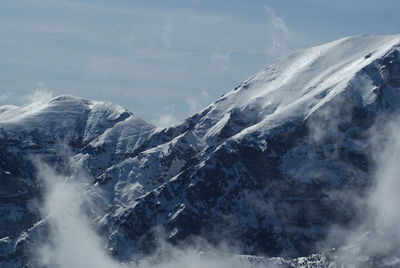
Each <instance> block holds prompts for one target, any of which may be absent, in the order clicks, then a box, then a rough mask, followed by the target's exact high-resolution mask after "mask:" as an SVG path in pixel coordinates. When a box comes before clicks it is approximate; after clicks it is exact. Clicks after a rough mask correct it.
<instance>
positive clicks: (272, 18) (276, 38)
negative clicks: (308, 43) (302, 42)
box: [264, 6, 297, 57]
mask: <svg viewBox="0 0 400 268" xmlns="http://www.w3.org/2000/svg"><path fill="white" fill-rule="evenodd" d="M264 10H265V14H266V15H267V21H268V26H269V30H270V32H271V44H270V45H269V48H268V49H267V51H268V54H270V55H272V56H273V57H281V56H282V55H285V54H287V53H288V52H290V51H291V50H293V48H294V47H295V46H294V44H295V40H296V39H297V37H296V35H295V34H294V33H293V31H292V30H291V29H290V28H289V27H288V25H287V23H286V21H285V20H284V19H283V18H282V17H279V16H278V15H277V14H276V12H275V10H274V9H273V8H271V7H269V6H264Z"/></svg>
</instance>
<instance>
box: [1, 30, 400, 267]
mask: <svg viewBox="0 0 400 268" xmlns="http://www.w3.org/2000/svg"><path fill="white" fill-rule="evenodd" d="M399 108H400V35H394V36H355V37H347V38H343V39H340V40H337V41H334V42H330V43H327V44H324V45H321V46H317V47H312V48H309V49H304V50H299V51H295V52H293V53H291V54H289V55H288V56H286V57H284V58H282V59H280V60H278V61H276V62H275V63H273V64H272V65H270V66H269V67H267V68H266V69H264V70H262V71H261V72H259V73H258V74H256V75H254V76H253V77H251V78H250V79H248V80H246V81H244V82H243V83H241V84H240V85H238V86H237V87H236V88H234V89H232V90H231V91H229V92H227V93H226V94H225V95H223V96H222V97H221V98H220V99H218V100H216V101H215V102H214V103H212V104H211V105H209V106H208V107H206V108H205V109H204V110H202V111H200V112H199V113H197V114H194V115H193V116H191V117H189V118H187V119H186V120H184V121H182V122H181V123H179V124H177V125H175V126H173V127H169V128H164V129H159V128H156V127H155V126H153V125H151V124H149V123H146V122H145V121H143V120H141V119H140V118H137V117H136V116H135V115H133V114H132V113H131V112H129V111H127V110H125V109H124V108H122V107H120V106H118V105H114V104H110V103H106V102H101V101H90V100H85V99H81V98H78V97H74V96H70V95H63V96H59V97H56V98H54V99H51V100H50V101H43V102H36V103H32V104H29V105H26V106H20V107H17V106H2V107H0V156H1V157H0V263H1V265H0V266H1V267H32V265H33V264H32V256H31V250H30V249H31V248H32V245H34V243H36V242H37V237H41V236H43V233H46V225H47V218H46V217H43V215H42V214H41V213H39V212H38V209H35V208H36V207H37V206H38V205H37V204H40V202H41V200H42V199H43V195H44V192H45V187H44V186H43V184H42V183H41V180H40V178H39V176H37V175H38V172H37V167H36V164H35V163H36V162H37V159H40V161H43V162H45V163H47V164H48V165H51V166H54V167H55V168H56V169H57V170H58V171H59V172H60V173H64V174H70V173H71V172H74V171H73V170H71V167H70V163H69V162H68V161H66V159H71V161H72V162H73V163H75V164H79V165H80V166H81V167H83V169H84V170H85V172H86V175H87V178H88V179H87V180H88V181H87V183H88V188H89V189H90V187H97V188H99V189H100V193H101V194H99V195H98V196H96V197H95V198H96V202H95V203H96V204H97V205H98V207H99V209H98V210H90V211H88V215H89V217H90V219H91V224H92V225H93V228H94V229H96V230H97V232H98V233H99V234H100V235H101V237H103V238H104V243H105V245H104V248H105V251H106V252H108V253H109V254H110V255H111V256H112V257H113V258H114V259H116V260H118V261H119V262H128V261H130V260H131V257H132V256H133V254H136V255H137V256H138V254H139V255H140V256H146V255H149V254H152V253H154V252H155V250H156V249H157V246H158V243H159V240H160V237H161V238H162V239H163V240H165V241H166V242H167V243H170V244H172V245H190V243H194V242H193V241H196V240H198V239H201V240H202V241H206V243H207V244H210V245H215V246H218V245H220V244H225V245H228V246H232V247H234V248H235V249H236V252H238V253H240V254H241V255H240V258H244V259H246V261H249V262H250V263H255V264H257V265H259V264H260V263H261V264H265V266H268V265H269V264H275V265H279V267H306V266H305V265H310V267H328V266H329V265H338V266H340V264H341V263H343V262H344V260H343V258H342V257H341V256H342V255H343V252H344V251H346V250H348V248H352V249H354V248H355V247H356V246H353V247H350V246H348V247H347V248H346V247H345V246H344V247H340V246H343V245H341V244H340V243H342V242H343V241H344V240H342V238H343V237H339V236H338V237H337V239H336V240H335V239H334V243H333V244H332V245H331V247H330V248H329V247H328V248H326V247H322V246H321V245H322V244H325V242H326V241H327V239H328V237H330V234H331V230H332V227H333V226H335V227H336V228H343V229H346V228H352V227H354V226H357V225H359V224H360V222H362V221H363V206H362V205H359V204H358V203H357V202H354V198H352V197H355V196H358V197H360V198H362V197H363V196H364V195H365V194H366V193H367V192H368V189H370V188H371V187H372V185H374V170H375V164H374V163H375V162H374V159H373V154H372V153H371V148H372V144H371V131H372V129H374V128H376V125H377V122H380V121H382V120H381V119H382V118H389V117H392V116H395V115H396V113H398V112H399ZM35 204H36V205H35ZM330 240H332V239H331V238H330ZM335 243H336V244H335ZM360 250H361V249H360ZM396 252H397V253H396V254H397V255H396V256H399V255H398V252H399V251H396ZM360 254H361V253H360ZM257 256H259V257H257ZM261 256H264V257H261ZM265 256H269V258H268V257H265ZM385 258H386V256H381V255H380V256H375V255H373V254H371V255H368V254H367V253H365V258H363V259H362V262H363V263H364V265H362V266H360V267H368V265H369V266H371V267H376V266H390V265H400V258H397V261H393V255H391V256H390V258H392V259H391V260H392V261H391V262H389V261H387V260H386V259H385ZM388 258H389V257H388Z"/></svg>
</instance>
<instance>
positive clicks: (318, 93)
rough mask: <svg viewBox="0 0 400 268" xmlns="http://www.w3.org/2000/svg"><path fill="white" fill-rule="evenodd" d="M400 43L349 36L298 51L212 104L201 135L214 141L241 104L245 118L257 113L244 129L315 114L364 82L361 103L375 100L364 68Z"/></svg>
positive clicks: (387, 38)
mask: <svg viewBox="0 0 400 268" xmlns="http://www.w3.org/2000/svg"><path fill="white" fill-rule="evenodd" d="M399 46H400V35H392V36H373V35H363V36H354V37H346V38H342V39H340V40H336V41H334V42H331V43H327V44H324V45H321V46H317V47H312V48H309V49H304V50H300V51H296V52H293V53H292V54H290V55H289V56H287V57H286V58H282V59H280V60H279V61H277V62H276V63H274V64H272V65H271V66H269V67H268V68H266V69H265V70H263V71H262V72H260V73H258V74H257V75H255V76H254V77H252V78H251V79H249V80H247V81H245V82H244V83H242V84H241V85H240V86H239V87H238V88H235V89H234V90H232V91H230V92H228V93H226V94H225V95H224V96H222V98H221V99H220V100H218V101H216V102H215V103H213V104H212V105H211V106H210V107H208V108H206V109H204V110H203V111H205V110H207V109H210V111H209V112H208V113H207V115H206V116H205V118H202V120H201V121H200V123H199V124H198V126H197V127H196V130H195V133H196V134H197V135H198V136H201V137H204V138H205V139H209V138H210V137H214V136H216V134H217V132H218V131H220V130H221V129H222V127H223V126H224V125H225V124H227V121H228V120H229V117H228V116H229V113H230V112H231V111H232V110H234V109H235V108H239V109H240V111H241V112H242V114H243V116H245V117H246V114H245V112H246V111H247V110H249V111H251V113H250V114H251V115H252V117H253V118H254V119H256V122H255V124H252V125H251V126H247V127H251V128H249V129H247V130H242V132H241V134H238V136H237V138H239V137H240V136H241V135H244V134H246V133H247V132H248V130H250V131H256V130H260V129H261V130H262V129H266V128H270V127H269V125H271V124H279V122H282V121H287V120H288V119H289V118H290V117H293V116H296V117H300V118H303V119H304V118H307V117H308V116H310V115H311V114H312V113H313V112H315V111H316V110H318V109H319V108H320V107H322V106H323V105H324V104H325V103H327V102H329V101H330V100H332V99H333V98H334V97H335V96H337V95H338V94H340V93H341V92H343V91H346V90H348V91H349V92H350V93H351V90H349V88H350V87H351V86H352V85H355V84H357V83H358V84H361V85H363V90H362V91H361V92H355V94H358V95H359V96H354V98H359V102H360V103H370V102H372V101H373V97H374V94H373V91H374V89H375V87H374V86H373V85H372V84H371V83H370V81H368V80H367V79H366V78H365V77H362V75H359V72H360V71H361V70H362V69H363V68H364V67H366V66H368V65H371V64H373V62H374V61H376V60H378V59H380V58H382V57H383V56H384V55H385V54H387V53H389V52H390V51H392V50H394V49H398V48H399Z"/></svg>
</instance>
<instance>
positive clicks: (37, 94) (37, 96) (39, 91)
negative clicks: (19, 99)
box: [23, 81, 53, 103]
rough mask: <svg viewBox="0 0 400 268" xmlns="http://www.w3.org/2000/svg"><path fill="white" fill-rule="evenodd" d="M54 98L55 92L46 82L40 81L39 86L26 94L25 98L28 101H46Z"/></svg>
mask: <svg viewBox="0 0 400 268" xmlns="http://www.w3.org/2000/svg"><path fill="white" fill-rule="evenodd" d="M51 98H53V93H52V92H51V91H50V90H48V89H47V87H46V85H45V83H44V82H43V81H40V82H38V83H37V88H36V89H35V90H34V91H33V92H31V94H29V95H25V96H24V98H23V99H24V100H25V101H27V102H28V103H32V102H46V101H49V100H51Z"/></svg>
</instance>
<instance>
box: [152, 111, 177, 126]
mask: <svg viewBox="0 0 400 268" xmlns="http://www.w3.org/2000/svg"><path fill="white" fill-rule="evenodd" d="M177 122H178V119H177V118H176V117H175V116H174V115H173V113H164V114H160V115H159V117H158V120H157V121H156V122H155V124H156V126H158V127H161V128H165V127H171V126H173V125H174V124H175V123H177Z"/></svg>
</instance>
